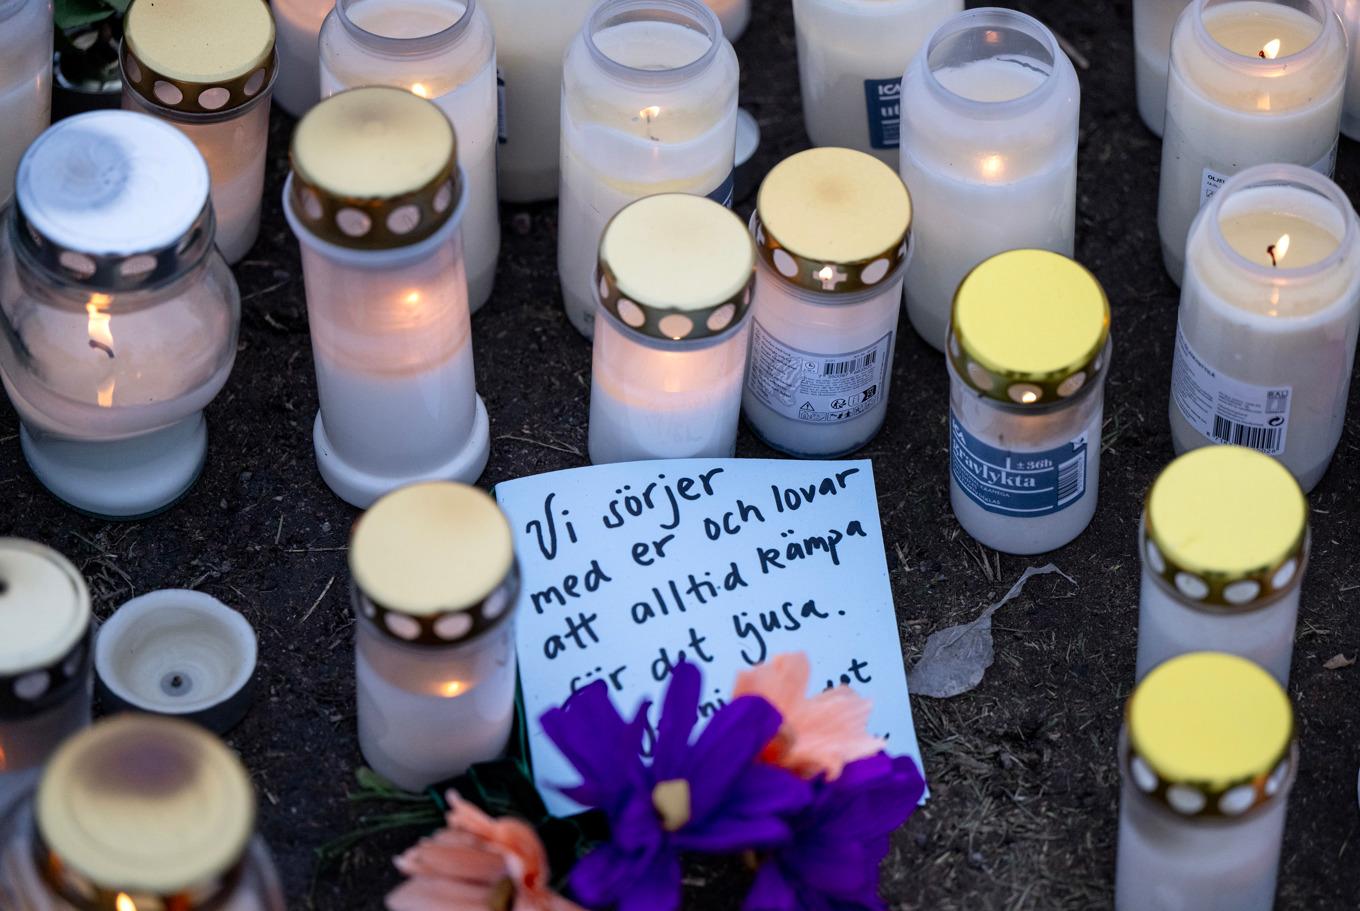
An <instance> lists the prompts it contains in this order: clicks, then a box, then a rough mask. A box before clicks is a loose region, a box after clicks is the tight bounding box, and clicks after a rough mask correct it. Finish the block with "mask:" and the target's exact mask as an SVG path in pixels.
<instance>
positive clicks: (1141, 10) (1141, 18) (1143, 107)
mask: <svg viewBox="0 0 1360 911" xmlns="http://www.w3.org/2000/svg"><path fill="white" fill-rule="evenodd" d="M1188 3H1189V0H1133V50H1134V89H1135V91H1136V92H1137V94H1138V116H1140V117H1142V118H1143V123H1144V124H1146V125H1147V128H1148V129H1149V130H1151V131H1152V132H1154V133H1156V134H1157V135H1158V136H1161V135H1162V124H1163V123H1164V122H1165V121H1166V74H1167V70H1168V69H1169V68H1170V66H1171V30H1172V29H1173V28H1175V27H1176V20H1177V19H1179V18H1180V15H1181V13H1182V12H1183V11H1184V10H1185V7H1186V5H1187V4H1188Z"/></svg>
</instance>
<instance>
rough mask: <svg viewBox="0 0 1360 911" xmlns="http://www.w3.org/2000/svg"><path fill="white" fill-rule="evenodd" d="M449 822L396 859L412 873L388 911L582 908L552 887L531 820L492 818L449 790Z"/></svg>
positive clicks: (578, 910)
mask: <svg viewBox="0 0 1360 911" xmlns="http://www.w3.org/2000/svg"><path fill="white" fill-rule="evenodd" d="M448 801H449V812H448V816H447V817H446V820H447V823H448V825H447V827H446V828H443V829H440V830H439V831H438V832H436V833H435V834H433V835H431V836H429V837H428V838H422V839H421V840H420V841H419V842H418V843H417V844H416V845H415V846H414V847H413V848H411V849H410V850H408V851H407V852H406V853H405V854H403V855H401V856H400V857H398V858H397V859H396V865H397V869H398V870H400V871H401V872H402V873H405V874H406V875H407V876H409V877H410V879H408V880H407V881H406V882H405V883H403V884H402V885H400V886H398V887H397V888H396V889H395V890H393V891H392V893H391V894H390V895H388V896H387V907H388V911H582V909H581V908H580V907H579V906H578V905H576V904H573V903H572V902H569V901H567V900H566V899H565V898H562V897H561V896H560V895H557V894H555V893H554V892H553V891H552V890H551V889H550V888H548V857H547V854H546V853H545V852H544V850H543V843H542V842H540V841H539V840H538V835H537V834H535V833H534V830H533V828H531V827H530V826H529V824H528V823H525V822H521V821H520V820H518V819H492V818H491V817H490V816H487V815H486V814H485V813H483V812H482V811H481V810H479V809H477V808H476V807H475V806H473V805H472V804H470V803H468V802H467V801H465V800H463V799H462V798H461V797H459V796H458V794H457V792H455V791H450V792H449V793H448Z"/></svg>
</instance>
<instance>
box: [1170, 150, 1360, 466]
mask: <svg viewBox="0 0 1360 911" xmlns="http://www.w3.org/2000/svg"><path fill="white" fill-rule="evenodd" d="M1357 330H1360V229H1358V227H1357V224H1356V215H1355V210H1354V209H1353V208H1351V204H1350V201H1349V200H1348V199H1347V198H1346V195H1345V194H1344V193H1343V192H1342V191H1341V189H1340V188H1339V187H1337V186H1336V184H1334V183H1332V181H1330V180H1328V179H1327V178H1325V177H1323V176H1321V175H1320V174H1316V173H1314V172H1312V171H1310V170H1308V169H1306V168H1301V167H1297V166H1291V165H1262V166H1260V167H1256V168H1252V169H1250V170H1247V171H1243V172H1242V173H1241V174H1238V175H1237V176H1236V177H1234V178H1232V179H1231V180H1229V181H1228V182H1227V184H1225V185H1224V187H1223V189H1222V190H1220V191H1219V192H1218V194H1217V195H1215V196H1214V198H1213V199H1212V200H1211V201H1210V202H1209V204H1208V205H1207V206H1205V207H1204V209H1203V210H1202V211H1201V212H1200V214H1199V216H1198V217H1197V218H1196V219H1195V223H1194V226H1193V227H1192V228H1191V230H1190V238H1189V244H1188V249H1187V263H1186V270H1185V283H1184V285H1183V287H1182V290H1181V305H1180V322H1179V325H1178V327H1177V330H1176V349H1175V359H1174V362H1173V367H1172V374H1171V405H1170V416H1171V440H1172V442H1173V443H1174V444H1175V447H1176V452H1177V453H1178V454H1179V453H1182V452H1185V451H1186V450H1189V449H1194V448H1196V447H1199V446H1208V445H1211V444H1215V443H1235V444H1238V445H1243V446H1248V447H1250V448H1252V449H1256V450H1259V451H1261V452H1264V453H1266V454H1267V455H1271V456H1274V457H1275V458H1277V459H1279V460H1280V461H1281V462H1283V463H1284V465H1285V467H1286V468H1288V469H1289V470H1290V471H1291V472H1292V473H1293V474H1294V477H1295V478H1297V479H1298V481H1299V484H1300V485H1301V486H1302V487H1303V489H1304V491H1305V492H1307V491H1310V490H1312V489H1313V487H1314V486H1316V485H1317V483H1318V481H1320V480H1321V479H1322V476H1323V474H1324V473H1325V472H1326V471H1327V466H1328V465H1329V464H1330V463H1331V459H1332V454H1333V453H1334V452H1335V451H1336V446H1337V443H1338V442H1339V441H1340V439H1341V427H1342V423H1343V421H1344V418H1345V412H1346V398H1347V394H1348V392H1349V390H1350V382H1351V367H1352V365H1353V364H1354V361H1355V344H1356V334H1357Z"/></svg>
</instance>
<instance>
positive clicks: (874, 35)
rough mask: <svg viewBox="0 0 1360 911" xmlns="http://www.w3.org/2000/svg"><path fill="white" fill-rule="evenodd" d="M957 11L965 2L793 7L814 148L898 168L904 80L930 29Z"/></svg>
mask: <svg viewBox="0 0 1360 911" xmlns="http://www.w3.org/2000/svg"><path fill="white" fill-rule="evenodd" d="M962 9H963V0H794V3H793V22H794V32H795V37H796V38H797V41H798V81H799V84H800V85H801V87H802V96H803V124H804V126H805V127H806V128H807V134H808V137H809V138H811V140H812V144H813V145H816V146H841V147H844V148H849V149H858V150H859V151H861V152H868V153H869V154H870V155H874V156H876V157H877V158H878V159H879V160H881V161H882V162H883V163H884V164H887V165H891V166H893V167H896V166H897V157H898V151H897V149H898V145H899V140H900V138H901V133H902V117H901V109H900V101H901V97H902V73H903V71H904V70H906V68H907V64H908V63H910V62H911V59H912V58H913V57H915V56H916V52H917V51H918V50H920V49H921V45H923V44H925V42H926V38H928V37H929V36H930V33H931V32H933V31H934V30H935V27H936V26H938V25H939V24H940V23H941V22H944V21H945V20H946V19H948V18H949V17H950V16H952V15H954V14H955V13H957V12H960V11H961V10H962ZM914 190H915V188H914V187H913V191H914Z"/></svg>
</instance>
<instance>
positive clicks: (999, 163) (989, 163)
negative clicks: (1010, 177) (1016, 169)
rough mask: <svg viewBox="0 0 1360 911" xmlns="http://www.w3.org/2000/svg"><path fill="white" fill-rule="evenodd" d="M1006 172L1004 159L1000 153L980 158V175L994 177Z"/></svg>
mask: <svg viewBox="0 0 1360 911" xmlns="http://www.w3.org/2000/svg"><path fill="white" fill-rule="evenodd" d="M1005 172H1006V159H1004V158H1002V157H1001V156H1000V155H988V156H987V157H986V158H984V159H982V176H983V177H990V178H996V177H1000V176H1001V175H1002V174H1004V173H1005Z"/></svg>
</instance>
